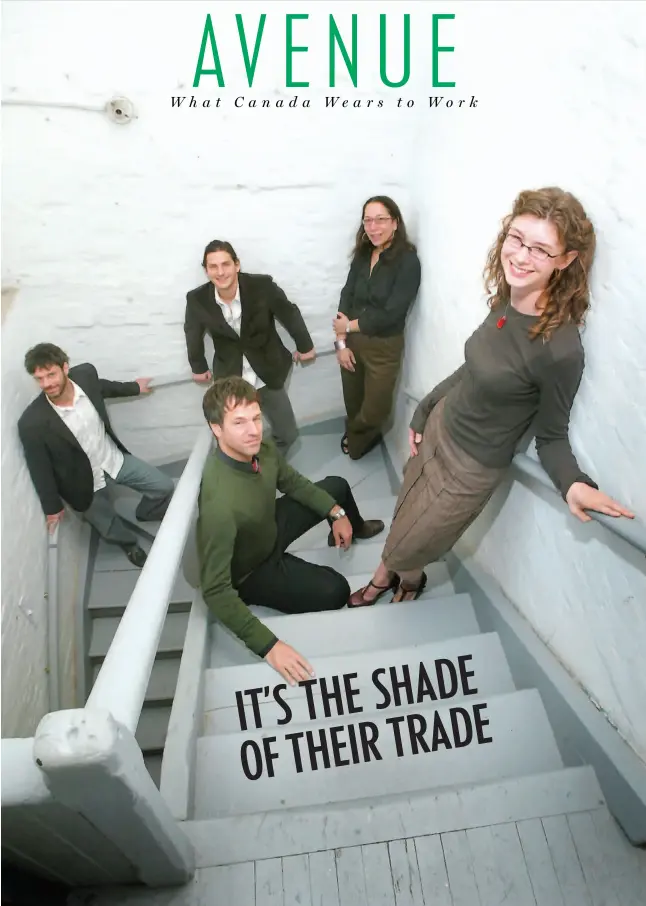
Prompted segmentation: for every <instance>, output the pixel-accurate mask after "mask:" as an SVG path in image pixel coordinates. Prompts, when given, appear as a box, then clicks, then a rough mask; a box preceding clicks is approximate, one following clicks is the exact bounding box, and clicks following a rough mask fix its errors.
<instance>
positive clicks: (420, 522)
mask: <svg viewBox="0 0 646 906" xmlns="http://www.w3.org/2000/svg"><path fill="white" fill-rule="evenodd" d="M506 471H507V470H506V469H505V468H502V469H492V468H490V467H488V466H483V465H481V464H480V463H479V462H476V460H475V459H473V457H471V456H469V454H468V453H466V452H465V451H464V450H463V449H462V448H461V447H459V446H458V445H457V444H456V443H455V441H454V440H452V438H451V437H450V436H449V434H448V432H447V430H446V427H445V424H444V400H441V401H440V402H439V403H438V404H437V405H436V406H435V408H434V409H433V410H432V412H431V414H430V416H429V417H428V419H427V421H426V427H425V429H424V434H423V436H422V442H421V443H420V444H418V454H417V456H412V457H411V458H410V459H409V460H408V462H407V464H406V466H405V470H404V479H403V483H402V487H401V491H400V493H399V497H398V498H397V503H396V504H395V512H394V515H393V521H392V525H391V528H390V532H389V534H388V538H387V539H386V544H385V546H384V551H383V554H382V559H383V562H384V565H385V566H386V568H387V569H388V570H390V571H391V572H414V571H416V570H421V569H423V568H424V567H425V566H427V565H428V564H429V563H433V562H435V561H436V560H439V559H440V558H441V557H443V556H444V554H446V553H447V552H448V551H450V550H451V548H452V547H453V545H454V544H455V543H456V541H457V540H458V539H459V538H460V536H461V535H462V534H463V533H464V532H465V531H466V530H467V529H468V527H469V526H470V525H471V523H472V522H473V521H474V519H476V517H477V516H478V515H479V514H480V513H481V512H482V510H483V509H484V507H485V506H486V504H487V502H488V501H489V498H490V497H491V495H492V494H493V492H494V491H495V489H496V487H497V486H498V484H499V483H500V480H501V479H502V477H503V476H504V475H505V472H506Z"/></svg>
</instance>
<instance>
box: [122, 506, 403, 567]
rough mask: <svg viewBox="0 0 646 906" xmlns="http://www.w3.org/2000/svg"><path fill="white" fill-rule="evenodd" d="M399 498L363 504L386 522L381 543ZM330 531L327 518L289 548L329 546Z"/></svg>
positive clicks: (365, 511)
mask: <svg viewBox="0 0 646 906" xmlns="http://www.w3.org/2000/svg"><path fill="white" fill-rule="evenodd" d="M396 502H397V498H396V497H394V496H392V495H391V496H390V497H379V498H375V499H374V500H366V501H365V502H364V503H363V504H362V505H361V515H362V516H363V518H364V519H383V521H384V524H385V529H384V531H383V532H382V533H381V534H380V535H377V538H378V539H381V543H382V544H383V542H384V541H385V540H386V536H387V535H388V531H389V529H390V523H391V521H392V514H393V510H394V509H395V503H396ZM329 532H330V527H329V525H328V522H327V520H324V521H323V522H321V523H319V525H315V526H314V528H312V529H310V530H309V532H306V533H305V534H304V535H301V537H300V538H298V539H297V540H296V541H294V543H293V544H291V545H290V546H289V547H288V548H287V550H288V551H289V552H290V553H292V554H296V553H300V551H306V550H314V549H317V548H319V547H327V538H328V534H329ZM357 543H358V544H360V545H363V544H365V543H366V542H365V541H359V542H357ZM126 562H127V561H126Z"/></svg>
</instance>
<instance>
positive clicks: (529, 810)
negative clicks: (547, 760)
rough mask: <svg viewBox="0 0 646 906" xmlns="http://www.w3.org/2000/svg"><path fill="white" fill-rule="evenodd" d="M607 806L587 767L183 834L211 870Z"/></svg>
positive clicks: (262, 815) (200, 826) (260, 815)
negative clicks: (212, 867)
mask: <svg viewBox="0 0 646 906" xmlns="http://www.w3.org/2000/svg"><path fill="white" fill-rule="evenodd" d="M603 805H604V798H603V794H602V792H601V789H600V787H599V783H598V781H597V778H596V775H595V773H594V771H593V769H592V768H590V767H587V766H586V767H576V768H563V769H561V770H557V771H553V772H548V773H540V774H534V775H531V776H526V777H514V778H511V779H509V780H497V781H493V782H490V783H484V784H469V785H466V786H463V787H461V788H460V789H459V790H440V791H439V792H422V793H416V794H414V795H404V796H384V797H383V798H379V799H370V800H366V801H356V800H355V801H353V802H348V803H338V804H335V805H333V806H314V807H308V808H303V809H282V810H280V811H273V812H257V813H255V814H252V815H239V816H235V817H231V818H211V819H204V820H198V821H187V822H185V823H184V824H183V828H184V831H185V832H186V833H187V834H188V837H189V839H190V840H191V842H192V844H193V846H194V848H195V858H196V866H197V868H209V867H211V866H215V865H231V864H235V863H239V862H252V861H255V860H260V859H272V858H278V857H280V856H292V855H299V854H301V853H314V852H320V851H323V850H333V849H340V848H341V847H346V846H365V845H369V844H371V843H385V842H388V841H390V840H392V839H393V838H396V839H403V838H408V837H423V836H427V835H430V834H440V833H451V832H452V831H460V830H468V829H470V828H475V827H482V826H485V825H489V824H493V825H495V824H505V823H507V822H515V821H525V820H531V819H541V818H548V817H551V816H556V815H563V814H567V813H570V814H572V813H576V812H584V811H587V810H591V809H596V808H599V807H601V806H603ZM433 902H434V903H435V900H434V901H433ZM438 902H439V901H438ZM447 902H448V901H447ZM546 902H547V901H546ZM510 906H514V904H510Z"/></svg>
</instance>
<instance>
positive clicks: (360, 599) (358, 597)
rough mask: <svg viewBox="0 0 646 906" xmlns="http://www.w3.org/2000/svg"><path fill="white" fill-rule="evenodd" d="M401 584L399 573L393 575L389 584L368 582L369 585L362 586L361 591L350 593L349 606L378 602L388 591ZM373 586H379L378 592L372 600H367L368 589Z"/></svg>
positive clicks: (368, 605) (368, 604) (366, 605)
mask: <svg viewBox="0 0 646 906" xmlns="http://www.w3.org/2000/svg"><path fill="white" fill-rule="evenodd" d="M398 585H399V576H398V575H397V573H395V575H394V576H393V577H392V579H391V580H390V582H389V583H388V585H375V583H374V582H368V584H367V585H364V586H363V588H360V589H359V591H355V592H354V593H353V594H351V595H350V598H349V599H348V607H349V608H352V607H370V606H371V605H372V604H376V603H377V601H378V600H379V598H381V597H382V596H383V595H385V594H386V592H388V591H391V590H392V591H394V590H395V589H396V588H397V586H398ZM371 586H372V588H377V589H378V593H377V594H376V595H375V596H374V598H373V599H372V601H366V599H365V598H364V595H365V593H366V592H367V590H368V589H369V588H370V587H371Z"/></svg>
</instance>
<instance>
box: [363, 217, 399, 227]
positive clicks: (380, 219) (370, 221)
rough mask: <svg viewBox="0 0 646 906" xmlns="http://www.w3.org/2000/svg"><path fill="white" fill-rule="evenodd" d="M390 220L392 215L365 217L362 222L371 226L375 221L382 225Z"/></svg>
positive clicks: (376, 223)
mask: <svg viewBox="0 0 646 906" xmlns="http://www.w3.org/2000/svg"><path fill="white" fill-rule="evenodd" d="M389 220H392V217H364V218H363V220H362V223H363V225H364V227H367V226H371V225H372V224H373V223H374V224H375V225H376V226H381V225H382V224H384V223H388V221H389Z"/></svg>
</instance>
